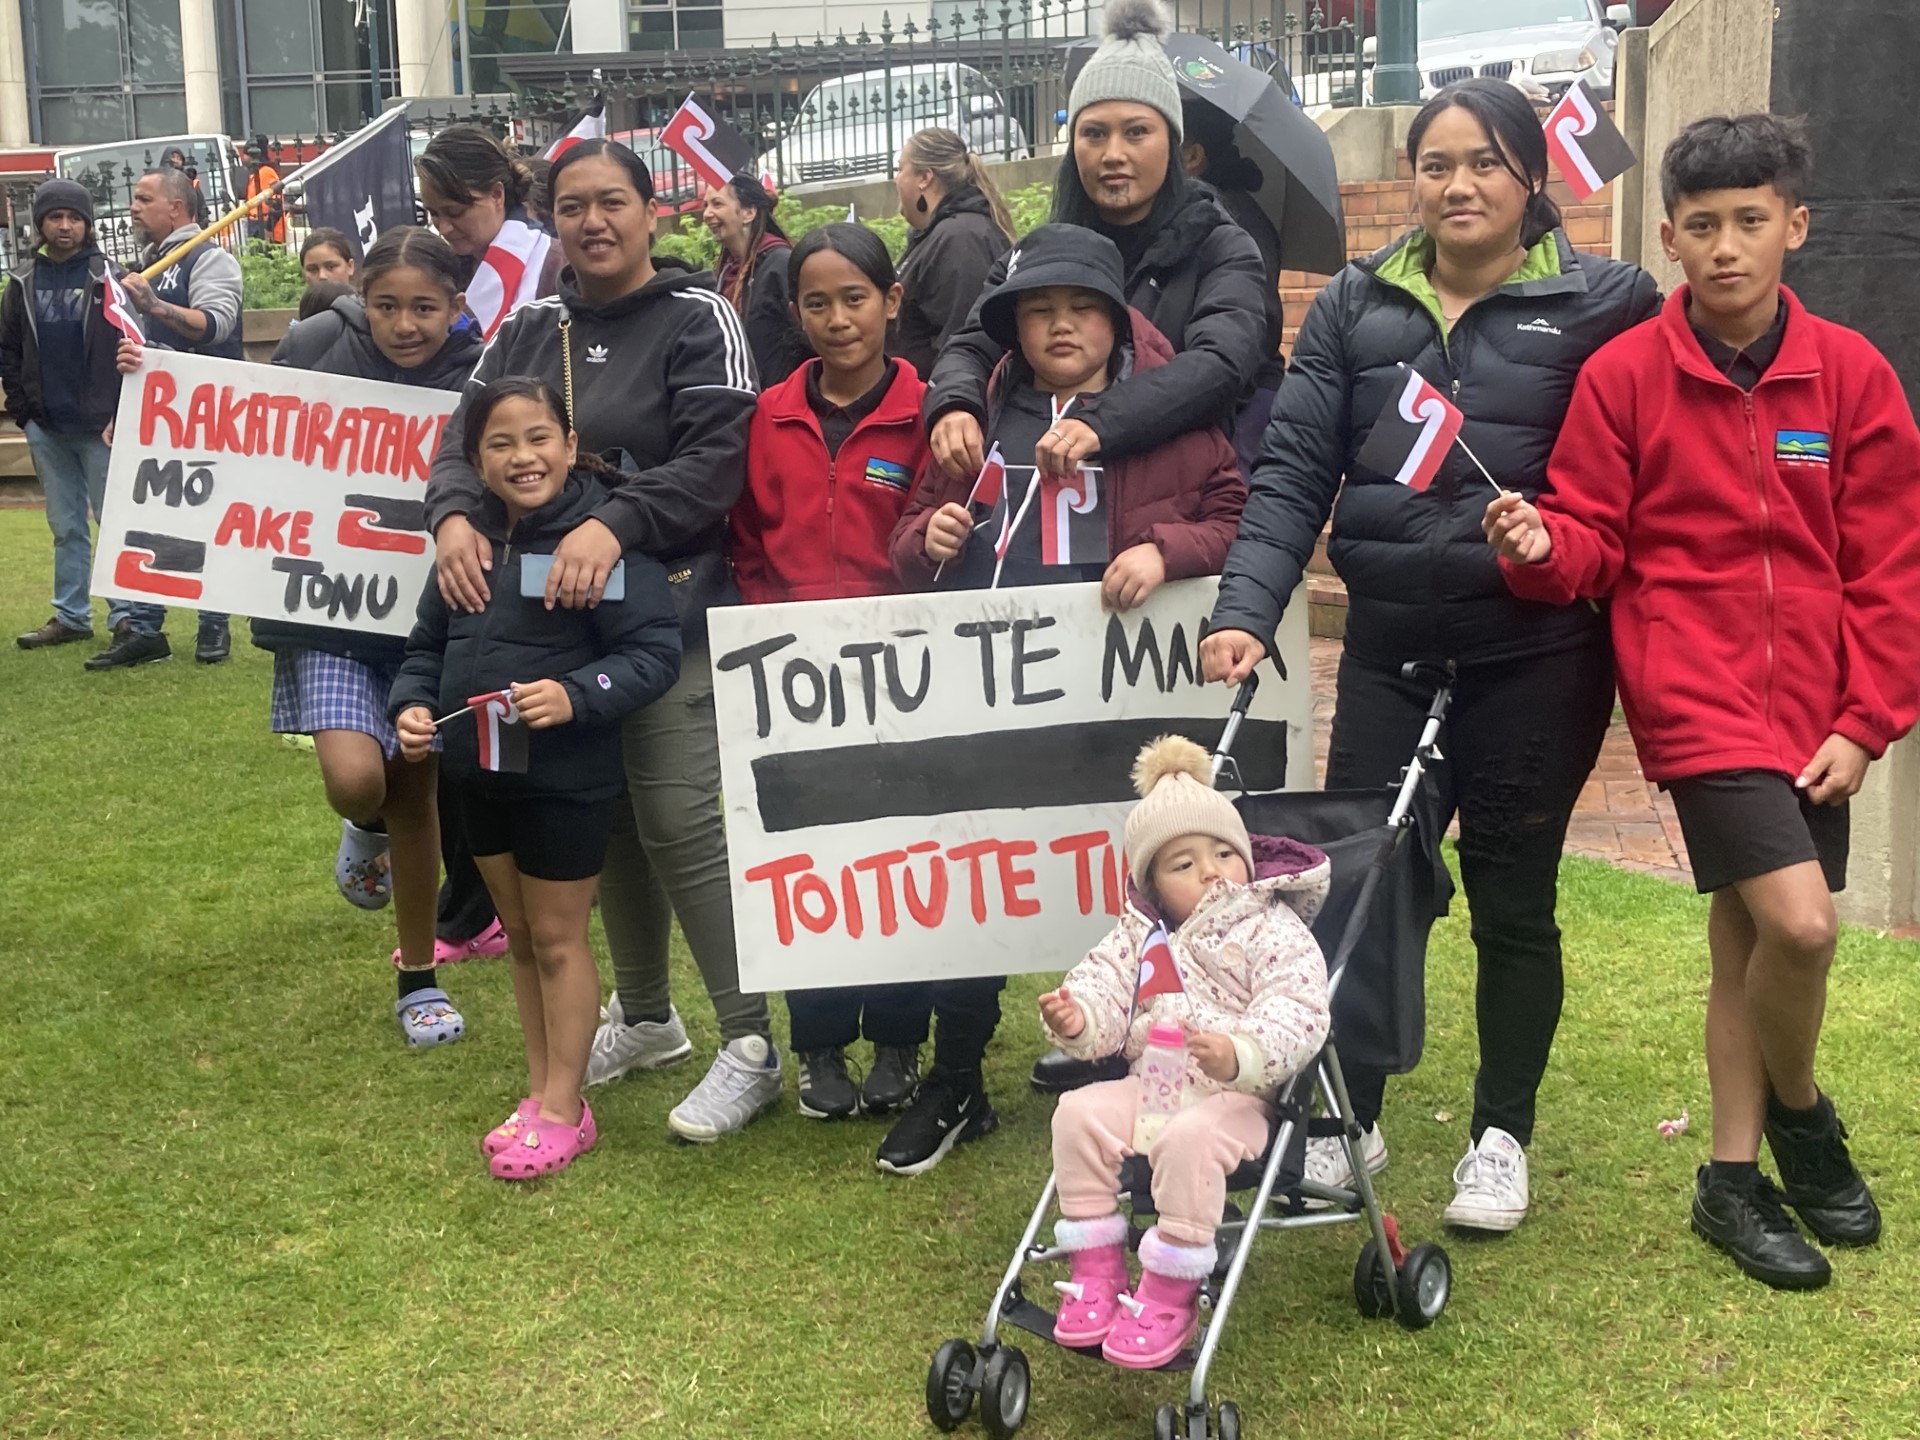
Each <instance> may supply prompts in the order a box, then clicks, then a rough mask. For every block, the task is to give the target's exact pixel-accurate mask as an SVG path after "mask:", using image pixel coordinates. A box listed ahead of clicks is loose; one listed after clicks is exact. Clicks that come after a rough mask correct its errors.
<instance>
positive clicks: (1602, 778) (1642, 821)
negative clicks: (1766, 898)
mask: <svg viewBox="0 0 1920 1440" xmlns="http://www.w3.org/2000/svg"><path fill="white" fill-rule="evenodd" d="M1312 661H1313V758H1314V775H1315V777H1316V778H1317V779H1319V780H1320V781H1321V782H1322V783H1324V781H1325V779H1326V773H1327V732H1328V729H1329V727H1330V726H1331V724H1332V721H1333V695H1334V676H1335V674H1336V672H1337V670H1338V667H1339V664H1340V642H1339V641H1338V640H1328V639H1321V638H1316V639H1315V640H1314V641H1313V651H1312ZM1567 853H1568V854H1570V855H1584V856H1587V857H1588V858H1590V859H1594V860H1604V861H1606V862H1607V863H1608V864H1609V865H1615V866H1618V867H1619V868H1620V869H1622V870H1634V871H1638V872H1639V873H1640V874H1643V875H1657V876H1659V877H1660V878H1661V879H1662V880H1672V881H1675V882H1677V883H1680V884H1686V885H1691V884H1692V883H1693V871H1692V870H1691V868H1689V866H1688V864H1687V845H1686V841H1685V840H1684V839H1683V838H1682V836H1681V834H1680V822H1679V820H1678V819H1676V818H1675V817H1674V813H1673V801H1672V800H1671V799H1669V798H1668V797H1667V796H1666V795H1664V794H1662V793H1661V792H1660V791H1658V790H1656V789H1654V788H1653V787H1652V786H1650V785H1649V784H1647V782H1646V780H1645V779H1644V778H1642V776H1641V774H1640V763H1639V761H1638V760H1636V759H1635V758H1634V754H1633V741H1632V739H1630V738H1629V737H1628V735H1627V726H1626V722H1625V721H1616V722H1615V723H1614V725H1613V727H1612V729H1610V730H1609V731H1608V732H1607V742H1606V745H1605V746H1604V747H1603V748H1602V749H1601V751H1600V762H1599V764H1597V765H1596V766H1594V770H1593V776H1592V778H1591V779H1589V780H1588V781H1587V784H1586V788H1585V789H1584V790H1582V791H1581V793H1580V800H1579V803H1578V804H1577V805H1576V806H1575V807H1574V812H1573V820H1572V822H1571V823H1570V824H1569V825H1568V827H1567Z"/></svg>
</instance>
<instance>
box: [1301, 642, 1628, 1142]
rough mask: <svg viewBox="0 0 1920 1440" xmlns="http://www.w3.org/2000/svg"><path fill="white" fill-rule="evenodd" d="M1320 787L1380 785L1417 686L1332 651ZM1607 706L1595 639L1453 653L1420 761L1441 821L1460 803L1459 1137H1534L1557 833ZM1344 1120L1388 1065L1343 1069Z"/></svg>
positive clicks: (1423, 698) (1391, 765)
mask: <svg viewBox="0 0 1920 1440" xmlns="http://www.w3.org/2000/svg"><path fill="white" fill-rule="evenodd" d="M1339 684H1340V689H1339V696H1338V698H1337V700H1336V701H1335V704H1334V712H1333V737H1332V744H1331V747H1330V751H1329V754H1328V758H1327V788H1328V789H1329V790H1344V789H1349V788H1371V787H1376V786H1382V785H1391V784H1393V783H1395V782H1396V781H1397V780H1398V779H1399V777H1400V772H1401V769H1402V768H1403V767H1404V766H1405V765H1406V763H1407V760H1408V758H1409V757H1410V756H1411V755H1412V754H1413V747H1414V745H1415V744H1416V743H1418V740H1419V736H1420V727H1421V725H1422V724H1424V723H1425V720H1426V712H1427V705H1428V703H1429V702H1430V701H1431V700H1432V698H1433V696H1432V693H1431V691H1430V690H1429V689H1427V688H1426V687H1424V686H1421V685H1418V684H1411V683H1409V682H1407V681H1404V680H1402V679H1401V678H1400V676H1399V674H1398V673H1397V672H1396V671H1392V670H1384V669H1379V668H1376V667H1374V666H1371V665H1367V664H1363V663H1361V662H1359V661H1356V660H1355V659H1354V658H1353V657H1352V656H1351V655H1345V656H1342V657H1341V660H1340V682H1339ZM1612 715H1613V658H1612V652H1611V650H1610V649H1609V648H1608V647H1606V646H1604V645H1583V646H1581V647H1579V648H1577V649H1574V650H1566V651H1562V652H1560V653H1558V654H1554V655H1540V656H1535V657H1533V658H1531V659H1525V660H1517V661H1512V662H1508V663H1504V664H1495V665H1478V666H1463V667H1462V668H1461V670H1460V673H1459V676H1458V679H1457V682H1456V684H1455V687H1454V695H1453V708H1452V709H1451V710H1450V711H1449V712H1448V715H1447V721H1446V724H1445V726H1444V728H1443V729H1442V730H1441V732H1440V753H1441V755H1442V756H1443V757H1444V759H1443V760H1442V761H1441V762H1440V763H1439V764H1438V765H1436V766H1435V767H1434V768H1433V770H1432V771H1430V772H1429V774H1430V780H1429V783H1430V784H1432V785H1433V786H1434V793H1435V794H1436V795H1437V796H1438V797H1439V811H1440V816H1441V819H1442V823H1445V822H1446V820H1448V819H1449V818H1450V817H1452V815H1453V814H1454V813H1455V811H1456V810H1457V811H1458V813H1459V816H1460V846H1459V850H1460V880H1461V884H1462V886H1463V887H1464V888H1465V890H1466V892H1467V906H1468V909H1469V911H1470V912H1471V915H1472V919H1473V943H1474V948H1475V949H1476V950H1477V951H1478V952H1479V959H1480V973H1479V983H1478V987H1477V990H1476V994H1475V1003H1474V1008H1475V1013H1476V1016H1477V1019H1478V1021H1479V1029H1480V1071H1479V1074H1478V1075H1477V1076H1476V1078H1475V1080H1474V1086H1473V1138H1474V1140H1475V1141H1478V1140H1479V1138H1480V1135H1481V1132H1482V1131H1484V1130H1485V1129H1486V1128H1487V1127H1488V1126H1490V1125H1491V1126H1498V1127H1499V1128H1500V1129H1502V1130H1505V1131H1506V1132H1507V1133H1508V1134H1510V1135H1512V1136H1513V1137H1514V1139H1516V1140H1518V1141H1519V1142H1520V1143H1521V1144H1522V1145H1526V1144H1529V1143H1531V1141H1532V1139H1533V1102H1534V1093H1535V1092H1536V1091H1537V1090H1538V1089H1539V1088H1540V1077H1541V1076H1542V1075H1544V1074H1545V1073H1546V1070H1547V1057H1548V1054H1549V1052H1550V1051H1551V1050H1552V1048H1553V1033H1554V1031H1555V1029H1556V1028H1558V1026H1559V1024H1560V1003H1561V995H1562V981H1561V972H1560V927H1559V926H1558V925H1556V924H1555V923H1554V916H1553V912H1554V906H1555V903H1556V901H1557V900H1558V895H1559V873H1560V847H1561V845H1562V843H1563V842H1564V841H1565V839H1566V834H1567V821H1568V819H1569V818H1570V817H1571V815H1572V814H1573V807H1574V802H1575V801H1577V800H1578V799H1579V798H1580V789H1581V787H1582V786H1583V785H1584V784H1585V783H1586V780H1587V776H1588V774H1589V773H1590V772H1591V771H1592V770H1593V763H1594V761H1595V760H1596V759H1598V758H1599V755H1600V745H1601V742H1602V741H1604V740H1605V739H1606V734H1607V725H1608V722H1609V721H1610V720H1611V719H1612ZM1346 1074H1347V1088H1348V1091H1349V1094H1350V1097H1351V1099H1352V1101H1353V1108H1354V1113H1355V1118H1356V1119H1358V1120H1359V1122H1360V1123H1361V1124H1362V1125H1371V1124H1372V1123H1373V1122H1374V1121H1375V1120H1377V1119H1378V1118H1379V1116H1380V1106H1381V1102H1382V1100H1383V1099H1384V1097H1385V1093H1386V1084H1387V1077H1386V1076H1385V1075H1383V1074H1380V1073H1378V1072H1372V1071H1362V1070H1358V1069H1356V1068H1354V1067H1351V1066H1349V1067H1348V1068H1347V1072H1346Z"/></svg>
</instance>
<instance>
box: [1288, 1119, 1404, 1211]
mask: <svg viewBox="0 0 1920 1440" xmlns="http://www.w3.org/2000/svg"><path fill="white" fill-rule="evenodd" d="M1360 1159H1361V1161H1362V1162H1363V1163H1364V1164H1365V1165H1366V1167H1367V1174H1369V1175H1378V1174H1379V1173H1380V1172H1381V1171H1382V1170H1384V1169H1386V1168H1387V1137H1386V1136H1384V1135H1382V1134H1381V1133H1380V1127H1379V1126H1378V1125H1377V1124H1376V1125H1369V1126H1368V1127H1367V1128H1366V1129H1365V1130H1363V1131H1361V1132H1360ZM1303 1178H1304V1179H1308V1180H1311V1181H1313V1182H1314V1183H1316V1184H1319V1185H1331V1186H1333V1187H1334V1188H1335V1189H1339V1190H1348V1189H1351V1188H1353V1167H1352V1166H1351V1165H1349V1164H1347V1147H1346V1146H1345V1145H1343V1144H1341V1143H1340V1137H1339V1136H1338V1135H1314V1136H1310V1137H1309V1138H1308V1140H1307V1164H1306V1171H1305V1174H1304V1176H1303ZM1332 1208H1333V1202H1332V1201H1331V1200H1322V1199H1319V1198H1318V1197H1314V1196H1310V1197H1308V1200H1307V1209H1309V1210H1329V1209H1332Z"/></svg>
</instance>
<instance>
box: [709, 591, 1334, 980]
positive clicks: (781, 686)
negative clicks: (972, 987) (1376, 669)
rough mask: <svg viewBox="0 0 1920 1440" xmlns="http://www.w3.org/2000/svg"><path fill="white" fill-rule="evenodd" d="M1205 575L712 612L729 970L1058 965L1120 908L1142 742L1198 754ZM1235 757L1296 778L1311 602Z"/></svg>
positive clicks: (1207, 718) (1290, 784) (890, 972)
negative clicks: (1110, 607) (1119, 600)
mask: <svg viewBox="0 0 1920 1440" xmlns="http://www.w3.org/2000/svg"><path fill="white" fill-rule="evenodd" d="M1218 589H1219V586H1218V582H1217V581H1215V580H1211V579H1208V580H1188V581H1181V582H1178V583H1175V584H1170V585H1163V586H1162V587H1161V588H1160V589H1159V590H1158V591H1157V592H1155V594H1154V595H1153V597H1152V599H1150V600H1149V601H1148V603H1147V604H1146V605H1145V606H1143V607H1142V608H1141V609H1140V610H1137V611H1134V612H1132V613H1130V614H1127V615H1111V614H1108V613H1107V612H1106V611H1104V610H1102V609H1101V606H1100V589H1099V586H1098V585H1092V584H1086V585H1079V584H1076V585H1058V586H1036V587H1032V588H1027V589H1017V590H969V591H959V592H952V593H938V594H930V595H900V596H885V597H880V598H875V599H866V600H826V601H814V602H810V603H803V604H791V605H753V606H737V607H729V608H725V609H719V610H714V611H712V612H711V614H710V617H709V620H710V625H711V628H712V644H713V664H714V695H715V704H716V709H717V712H718V717H719V731H720V766H721V777H722V790H723V793H724V796H725V805H726V819H727V846H728V851H729V856H730V861H731V872H732V881H733V906H734V912H733V913H734V929H735V932H736V936H737V939H738V942H739V950H740V981H741V985H742V986H743V987H744V988H746V989H749V990H801V989H812V988H815V987H818V986H826V985H855V984H870V983H881V982H887V981H898V980H927V979H945V978H958V977H961V976H971V975H1005V974H1021V973H1026V972H1030V971H1045V970H1064V969H1066V968H1067V967H1069V966H1071V965H1072V964H1073V963H1074V962H1075V961H1077V960H1078V959H1079V958H1080V956H1081V955H1082V954H1084V953H1085V951H1086V950H1087V949H1088V948H1089V947H1090V946H1091V945H1092V944H1093V943H1094V942H1095V941H1097V940H1098V939H1099V938H1100V936H1101V935H1102V934H1104V933H1105V932H1106V930H1107V929H1109V928H1110V927H1111V926H1112V924H1113V919H1114V917H1115V916H1116V915H1118V914H1119V913H1120V909H1121V905H1122V903H1123V900H1124V897H1125V869H1124V865H1123V856H1122V854H1121V848H1122V835H1123V831H1124V826H1125V821H1126V815H1127V811H1128V810H1129V809H1130V808H1131V806H1132V789H1131V782H1130V780H1129V771H1130V770H1131V768H1132V763H1133V758H1134V755H1135V753H1136V752H1137V751H1138V750H1139V748H1140V746H1141V745H1142V744H1144V743H1145V742H1146V741H1148V740H1150V739H1152V738H1153V737H1154V736H1156V735H1160V734H1164V733H1167V732H1169V731H1177V732H1180V733H1183V734H1186V735H1189V736H1191V737H1192V738H1193V739H1195V740H1197V741H1199V742H1201V743H1202V744H1203V745H1206V746H1208V747H1209V748H1211V747H1212V745H1213V743H1214V741H1215V740H1217V739H1218V737H1219V735H1220V731H1221V728H1222V726H1223V725H1224V723H1225V720H1226V716H1227V710H1228V706H1229V704H1230V703H1231V701H1232V698H1233V696H1232V692H1230V691H1228V690H1227V689H1226V688H1225V687H1224V686H1220V685H1205V686H1203V685H1202V684H1201V683H1200V681H1199V667H1198V660H1197V655H1196V652H1197V650H1198V645H1199V641H1200V639H1201V637H1202V636H1203V635H1204V634H1205V623H1206V617H1207V615H1208V613H1209V612H1210V611H1211V610H1212V608H1213V602H1214V597H1215V595H1216V594H1217V593H1218ZM1280 651H1281V656H1282V658H1283V659H1284V660H1285V663H1286V668H1287V672H1288V676H1289V678H1288V679H1286V680H1282V679H1281V678H1280V677H1279V675H1278V674H1277V673H1276V672H1275V670H1274V669H1273V667H1272V666H1271V665H1265V664H1263V665H1262V666H1261V667H1260V675H1261V682H1262V683H1261V685H1260V688H1259V692H1258V695H1257V697H1256V699H1255V702H1254V706H1253V710H1252V713H1251V715H1250V716H1249V718H1248V722H1247V723H1246V725H1245V726H1243V728H1242V730H1241V735H1240V739H1239V740H1238V742H1236V744H1235V746H1234V754H1235V757H1236V758H1237V759H1238V761H1239V762H1240V764H1241V766H1242V767H1243V770H1244V772H1245V776H1246V780H1247V784H1248V788H1250V789H1256V790H1259V789H1298V788H1304V787H1310V786H1311V785H1312V784H1313V751H1312V733H1313V731H1312V722H1313V700H1312V686H1311V678H1310V674H1309V667H1308V656H1307V606H1306V603H1305V600H1304V597H1303V596H1301V597H1296V600H1295V603H1294V604H1292V605H1291V606H1289V607H1288V611H1287V618H1286V623H1285V624H1284V625H1283V626H1282V628H1281V635H1280Z"/></svg>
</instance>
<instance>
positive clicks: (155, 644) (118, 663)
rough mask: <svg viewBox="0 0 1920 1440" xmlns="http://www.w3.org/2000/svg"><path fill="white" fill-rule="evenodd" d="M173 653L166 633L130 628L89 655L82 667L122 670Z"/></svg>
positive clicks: (160, 658)
mask: <svg viewBox="0 0 1920 1440" xmlns="http://www.w3.org/2000/svg"><path fill="white" fill-rule="evenodd" d="M171 654H173V646H171V645H169V644H168V643H167V637H166V636H164V635H142V634H139V633H138V632H137V631H133V630H129V631H127V633H126V634H125V635H124V636H122V637H121V638H119V639H117V640H115V641H114V642H113V644H111V645H109V646H108V647H107V648H106V649H104V650H102V651H101V652H100V653H99V654H98V655H89V656H88V657H87V659H86V662H85V664H84V665H83V666H82V667H81V668H82V669H86V670H120V669H124V668H125V667H126V666H129V665H151V664H152V663H153V662H154V661H156V660H165V659H166V658H167V657H168V656H170V655H171Z"/></svg>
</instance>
